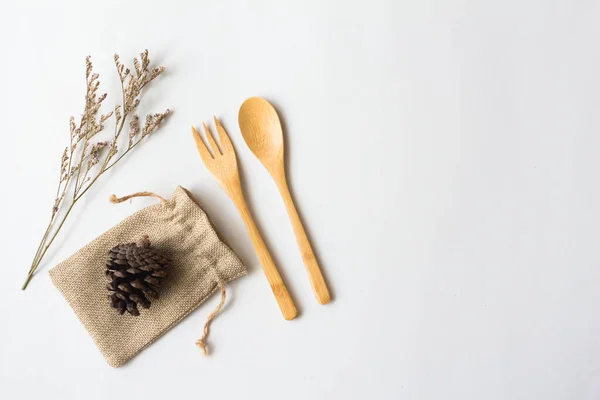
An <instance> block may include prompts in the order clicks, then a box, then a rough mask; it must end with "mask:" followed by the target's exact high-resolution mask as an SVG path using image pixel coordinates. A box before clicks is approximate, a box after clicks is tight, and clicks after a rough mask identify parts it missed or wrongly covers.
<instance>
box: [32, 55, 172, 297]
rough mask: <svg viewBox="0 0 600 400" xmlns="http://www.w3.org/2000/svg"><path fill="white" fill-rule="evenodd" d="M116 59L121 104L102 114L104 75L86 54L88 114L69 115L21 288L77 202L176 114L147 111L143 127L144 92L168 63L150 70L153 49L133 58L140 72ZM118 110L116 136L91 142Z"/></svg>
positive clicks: (136, 68)
mask: <svg viewBox="0 0 600 400" xmlns="http://www.w3.org/2000/svg"><path fill="white" fill-rule="evenodd" d="M114 61H115V66H116V67H117V73H118V75H119V80H120V81H121V88H122V104H120V105H117V106H115V108H114V111H111V112H109V113H107V114H100V116H98V114H99V111H100V108H101V107H102V103H103V102H104V100H105V99H106V93H104V94H100V95H99V94H98V88H99V87H100V81H99V76H98V74H95V73H93V65H92V61H91V59H90V57H86V59H85V79H86V92H85V106H84V109H83V114H81V119H80V121H79V124H77V123H76V122H75V118H74V117H71V118H70V120H69V130H70V140H69V146H67V147H66V148H65V150H64V151H63V153H62V155H61V159H60V175H59V182H58V188H57V189H56V196H55V199H54V204H53V205H52V213H51V217H50V223H49V224H48V227H47V228H46V232H45V233H44V236H43V237H42V241H41V242H40V245H39V246H38V249H37V251H36V253H35V256H34V258H33V262H32V263H31V268H30V269H29V273H28V274H27V278H26V280H25V283H24V284H23V287H22V289H25V288H26V287H27V285H28V284H29V281H30V280H31V278H32V276H33V274H34V272H35V271H36V269H37V268H38V266H39V265H40V262H41V261H42V259H43V258H44V255H45V254H46V251H48V248H49V247H50V245H51V244H52V242H53V241H54V239H55V238H56V235H57V234H58V232H59V231H60V230H61V228H62V226H63V224H64V223H65V220H66V219H67V217H68V216H69V213H70V212H71V210H72V209H73V207H74V206H75V204H76V203H77V202H78V201H79V200H80V199H81V198H82V197H83V195H84V194H85V193H86V192H87V191H88V190H89V188H90V187H91V186H92V185H93V184H94V183H95V182H96V180H98V178H99V177H100V176H101V175H102V174H103V173H105V172H106V171H108V170H109V169H110V168H112V167H113V166H114V165H115V164H116V163H117V162H119V161H120V160H121V159H122V158H123V157H124V156H125V155H126V154H127V153H129V151H130V150H131V149H133V148H134V147H135V146H137V145H138V144H139V143H140V142H141V141H142V139H144V138H145V137H146V136H148V135H149V134H150V133H152V132H153V131H154V130H156V128H157V127H158V125H159V124H160V123H161V122H162V121H163V120H164V119H165V118H167V117H168V116H169V115H170V113H171V111H170V110H168V109H167V110H166V111H165V112H163V113H159V114H150V115H148V116H146V123H145V125H144V127H143V128H140V122H139V117H138V115H137V114H135V111H136V109H137V107H138V105H139V103H140V99H139V96H140V94H141V92H142V90H143V89H144V88H145V87H146V85H148V84H149V83H150V82H152V81H153V80H154V79H156V78H158V77H159V76H160V75H161V74H162V73H163V72H164V70H165V68H164V67H154V68H151V69H150V58H149V57H148V50H145V51H144V52H143V53H141V54H140V57H139V59H138V58H137V57H135V58H134V59H133V65H134V68H135V75H134V74H132V73H131V71H130V70H129V68H126V67H125V66H124V65H123V64H122V63H121V61H120V59H119V56H118V55H117V54H115V56H114ZM113 115H114V117H115V127H114V133H113V135H112V138H111V139H110V140H108V141H97V142H95V143H92V142H91V139H93V138H94V136H96V135H97V134H98V133H100V132H102V130H103V129H104V123H105V122H106V121H108V120H109V119H110V118H111V117H112V116H113ZM127 120H129V135H128V139H127V147H126V149H125V150H124V151H123V152H121V153H119V147H118V142H119V138H120V136H121V132H122V131H123V127H124V126H125V123H126V121H127ZM65 199H69V201H66V202H65ZM62 209H64V210H65V211H64V213H61V212H60V211H61V210H62Z"/></svg>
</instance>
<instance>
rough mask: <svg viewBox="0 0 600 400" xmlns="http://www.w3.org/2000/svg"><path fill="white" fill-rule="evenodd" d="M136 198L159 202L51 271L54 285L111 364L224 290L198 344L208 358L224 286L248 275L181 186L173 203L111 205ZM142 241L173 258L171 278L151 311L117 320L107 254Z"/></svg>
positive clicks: (120, 361)
mask: <svg viewBox="0 0 600 400" xmlns="http://www.w3.org/2000/svg"><path fill="white" fill-rule="evenodd" d="M137 196H156V197H158V198H159V199H160V200H161V203H160V204H156V205H151V206H149V207H146V208H144V209H142V210H140V211H137V212H136V213H134V214H133V215H131V216H129V217H128V218H126V219H125V220H123V221H121V222H120V223H119V224H117V225H115V226H114V227H112V228H111V229H109V230H108V231H106V232H105V233H103V234H102V235H100V236H99V237H97V238H96V239H94V240H93V241H91V242H90V243H89V244H87V245H86V246H84V247H83V248H81V249H80V250H79V251H77V252H76V253H75V254H73V255H71V256H70V257H69V258H67V259H66V260H65V261H63V262H61V263H60V264H58V265H57V266H56V267H54V268H52V269H51V270H50V277H51V279H52V282H53V283H54V285H55V286H56V287H57V288H58V290H59V291H60V292H61V293H62V295H63V296H64V298H65V300H66V301H67V302H68V303H69V305H70V306H71V308H72V309H73V311H74V312H75V314H76V315H77V317H78V318H79V320H80V321H81V323H82V324H83V325H84V327H85V329H86V330H87V331H88V332H89V334H90V336H91V337H92V339H93V340H94V342H95V344H96V346H97V347H98V349H99V350H100V352H101V353H102V355H103V356H104V358H105V359H106V361H107V362H108V364H109V365H111V366H113V367H119V366H121V365H123V364H124V363H126V362H127V361H129V360H130V359H131V358H132V357H133V356H135V355H136V354H137V353H139V352H140V351H141V350H142V349H144V348H145V347H146V346H148V345H149V344H151V343H152V342H154V341H155V340H156V339H158V338H159V337H160V336H162V335H163V334H164V333H165V332H167V331H168V330H169V329H171V328H172V327H173V326H175V324H177V323H178V322H179V321H181V320H182V319H183V318H184V317H185V316H187V315H188V314H189V313H190V312H192V311H193V310H194V309H196V308H197V307H198V306H199V305H200V304H202V303H203V302H204V301H205V300H206V299H207V298H208V297H209V296H210V295H212V294H213V293H215V292H217V291H220V292H221V302H220V303H219V305H218V306H217V308H216V309H215V310H214V311H213V312H212V313H211V314H210V316H209V317H208V319H207V321H206V324H205V326H204V332H203V335H202V338H201V339H199V340H198V341H197V342H196V344H197V345H198V346H199V347H200V348H201V349H202V351H203V352H204V353H205V354H206V345H205V340H206V336H207V334H208V325H209V323H210V321H211V320H212V319H213V318H214V317H215V316H216V314H217V313H218V311H219V310H220V308H221V306H222V305H223V302H224V301H225V284H226V283H227V282H229V281H231V280H233V279H236V278H238V277H240V276H242V275H245V274H246V268H245V267H244V265H243V264H242V263H241V262H240V260H239V259H238V258H237V257H236V255H235V254H234V253H233V251H231V249H229V247H227V245H225V244H224V243H223V242H222V241H221V240H220V239H219V237H218V236H217V234H216V232H215V230H214V229H213V227H212V225H211V223H210V221H209V219H208V217H207V215H206V214H205V213H204V211H202V209H201V208H200V207H199V206H198V204H196V202H195V201H194V200H193V199H192V198H191V196H190V193H189V192H188V191H187V190H185V189H184V188H182V187H181V186H179V187H177V189H176V190H175V192H174V193H173V195H172V197H171V198H170V199H169V200H165V199H163V198H161V197H160V196H157V195H154V194H153V193H150V192H141V193H136V194H133V195H131V196H126V197H123V198H120V199H117V198H116V197H114V196H113V197H112V198H111V201H112V202H121V201H125V200H127V199H129V198H132V197H137ZM142 236H148V240H149V241H150V244H151V246H152V248H153V249H156V250H157V251H159V252H160V253H161V254H163V255H164V256H165V257H166V258H168V259H169V267H168V276H167V277H166V278H165V279H164V281H163V282H162V283H161V286H160V290H159V293H160V296H159V297H158V299H156V300H152V303H151V306H150V308H148V309H144V310H140V315H139V316H132V315H129V314H128V313H125V314H124V315H119V313H118V312H117V311H116V310H115V309H114V308H111V306H110V300H109V299H108V294H109V292H108V291H107V289H106V286H107V274H106V268H107V266H106V265H107V260H108V255H109V251H110V250H111V249H113V248H114V247H115V246H117V245H119V244H123V243H132V242H137V241H138V240H139V239H140V238H141V237H142Z"/></svg>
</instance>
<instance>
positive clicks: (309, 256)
mask: <svg viewBox="0 0 600 400" xmlns="http://www.w3.org/2000/svg"><path fill="white" fill-rule="evenodd" d="M275 176H276V179H275V182H276V184H277V187H278V188H279V192H280V194H281V197H282V198H283V202H284V203H285V208H286V209H287V213H288V216H289V218H290V222H291V223H292V228H293V229H294V234H295V235H296V242H297V243H298V247H299V248H300V253H301V255H302V261H304V266H305V267H306V272H307V273H308V280H309V281H310V285H311V287H312V290H313V293H314V294H315V297H316V299H317V301H318V302H319V304H327V303H329V301H330V300H331V297H330V295H329V290H328V289H327V284H326V283H325V279H324V278H323V273H322V272H321V268H320V267H319V263H318V262H317V258H316V257H315V253H314V252H313V249H312V247H311V245H310V242H309V240H308V236H307V235H306V232H305V231H304V226H303V225H302V221H301V220H300V216H299V215H298V211H297V210H296V206H295V205H294V200H293V199H292V195H291V193H290V189H289V188H288V185H287V182H286V179H285V175H284V174H283V173H282V174H280V175H278V176H277V175H275Z"/></svg>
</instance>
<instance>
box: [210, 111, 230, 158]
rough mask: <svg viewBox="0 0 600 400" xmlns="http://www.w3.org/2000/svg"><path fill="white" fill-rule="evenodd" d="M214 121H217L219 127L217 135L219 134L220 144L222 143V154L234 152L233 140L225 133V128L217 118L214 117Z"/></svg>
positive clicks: (216, 124)
mask: <svg viewBox="0 0 600 400" xmlns="http://www.w3.org/2000/svg"><path fill="white" fill-rule="evenodd" d="M213 119H214V121H215V126H216V127H217V133H218V134H219V142H220V143H221V149H222V150H223V151H222V153H223V154H225V153H226V152H230V151H231V150H233V145H232V144H231V140H230V139H229V135H228V134H227V132H226V131H225V128H223V126H222V125H221V123H220V122H219V120H218V119H217V117H215V116H214V115H213Z"/></svg>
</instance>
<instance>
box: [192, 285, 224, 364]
mask: <svg viewBox="0 0 600 400" xmlns="http://www.w3.org/2000/svg"><path fill="white" fill-rule="evenodd" d="M218 283H219V288H220V289H221V301H220V302H219V304H218V305H217V307H216V308H215V309H214V310H213V312H212V313H210V315H209V316H208V318H206V322H205V323H204V330H203V332H202V337H201V338H200V339H198V340H197V341H196V346H198V347H200V350H202V354H203V355H205V356H206V355H207V354H208V352H207V348H206V338H207V337H208V331H209V328H210V323H211V322H212V320H213V319H215V317H216V316H217V315H218V314H219V311H221V307H223V304H225V298H226V293H225V285H224V284H223V282H221V280H219V281H218Z"/></svg>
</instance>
